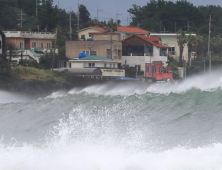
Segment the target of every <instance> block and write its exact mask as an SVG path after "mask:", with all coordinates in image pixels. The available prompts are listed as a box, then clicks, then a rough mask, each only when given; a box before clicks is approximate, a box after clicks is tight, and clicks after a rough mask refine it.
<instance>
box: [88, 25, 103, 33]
mask: <svg viewBox="0 0 222 170" xmlns="http://www.w3.org/2000/svg"><path fill="white" fill-rule="evenodd" d="M90 27H92V28H95V29H97V30H100V31H104V32H105V31H106V30H105V29H103V28H101V27H99V26H90Z"/></svg>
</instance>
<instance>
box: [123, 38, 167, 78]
mask: <svg viewBox="0 0 222 170" xmlns="http://www.w3.org/2000/svg"><path fill="white" fill-rule="evenodd" d="M122 46H123V56H122V65H124V66H125V67H137V70H138V72H141V75H142V76H145V75H146V74H145V73H146V68H145V65H146V64H148V63H153V62H156V61H161V62H162V64H163V66H167V58H168V57H167V48H168V47H167V46H165V45H162V40H161V38H160V37H148V36H145V35H133V36H131V37H129V38H127V39H125V40H123V41H122Z"/></svg>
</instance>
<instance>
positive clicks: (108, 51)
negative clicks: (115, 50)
mask: <svg viewBox="0 0 222 170" xmlns="http://www.w3.org/2000/svg"><path fill="white" fill-rule="evenodd" d="M106 53H107V58H110V59H112V55H111V50H110V49H107V50H106Z"/></svg>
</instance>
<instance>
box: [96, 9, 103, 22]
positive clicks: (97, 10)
mask: <svg viewBox="0 0 222 170" xmlns="http://www.w3.org/2000/svg"><path fill="white" fill-rule="evenodd" d="M98 8H99V7H97V24H98V21H99V11H103V10H101V9H98Z"/></svg>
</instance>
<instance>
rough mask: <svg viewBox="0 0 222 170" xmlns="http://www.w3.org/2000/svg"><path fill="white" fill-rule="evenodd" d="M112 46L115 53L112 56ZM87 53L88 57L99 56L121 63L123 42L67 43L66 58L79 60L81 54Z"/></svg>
mask: <svg viewBox="0 0 222 170" xmlns="http://www.w3.org/2000/svg"><path fill="white" fill-rule="evenodd" d="M111 44H112V49H113V53H112V56H111ZM82 52H84V53H87V54H88V56H91V55H97V56H102V57H106V58H110V59H115V60H119V61H121V58H122V42H120V41H119V42H118V41H114V42H113V43H110V41H108V40H98V41H66V57H68V58H78V57H79V53H82Z"/></svg>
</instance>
